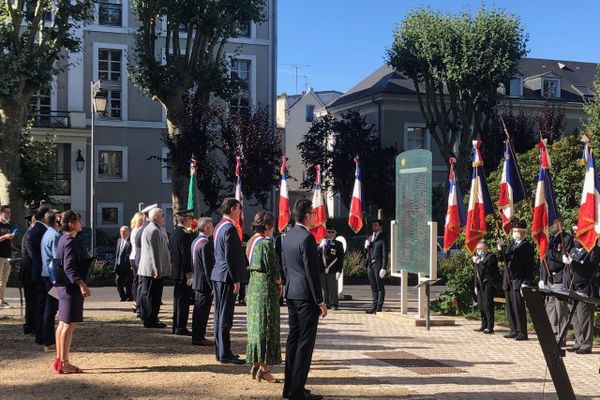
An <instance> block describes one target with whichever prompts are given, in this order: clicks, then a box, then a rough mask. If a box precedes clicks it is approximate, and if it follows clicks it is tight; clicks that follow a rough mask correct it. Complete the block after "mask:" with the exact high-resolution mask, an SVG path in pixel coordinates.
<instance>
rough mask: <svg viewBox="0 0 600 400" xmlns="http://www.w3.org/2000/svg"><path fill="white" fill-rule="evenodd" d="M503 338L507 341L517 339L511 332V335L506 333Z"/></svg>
mask: <svg viewBox="0 0 600 400" xmlns="http://www.w3.org/2000/svg"><path fill="white" fill-rule="evenodd" d="M504 337H505V338H507V339H514V338H516V337H517V334H516V333H513V332H511V333H507V334H506V335H504Z"/></svg>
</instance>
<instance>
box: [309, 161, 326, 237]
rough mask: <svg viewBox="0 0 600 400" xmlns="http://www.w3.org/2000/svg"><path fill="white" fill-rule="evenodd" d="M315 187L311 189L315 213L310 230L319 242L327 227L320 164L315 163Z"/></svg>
mask: <svg viewBox="0 0 600 400" xmlns="http://www.w3.org/2000/svg"><path fill="white" fill-rule="evenodd" d="M315 172H316V173H315V187H314V191H313V199H312V205H313V212H314V213H315V219H314V221H313V223H314V225H313V228H312V229H311V230H310V232H311V233H312V234H313V236H314V237H315V240H316V241H317V243H321V240H323V239H324V238H325V234H326V232H327V229H326V228H325V223H326V222H327V210H326V209H325V203H324V202H323V192H322V191H321V166H320V165H319V164H317V165H315Z"/></svg>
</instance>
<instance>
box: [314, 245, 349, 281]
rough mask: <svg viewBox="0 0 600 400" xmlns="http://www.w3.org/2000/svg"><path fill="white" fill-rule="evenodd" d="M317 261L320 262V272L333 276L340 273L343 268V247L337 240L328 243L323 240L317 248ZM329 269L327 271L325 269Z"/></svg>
mask: <svg viewBox="0 0 600 400" xmlns="http://www.w3.org/2000/svg"><path fill="white" fill-rule="evenodd" d="M319 261H321V270H320V272H323V273H325V272H326V271H327V273H328V274H335V273H337V272H342V269H343V268H344V245H343V244H342V242H340V241H339V240H335V239H334V240H331V241H329V242H328V240H327V239H324V241H323V243H322V245H321V246H319ZM327 268H329V269H327Z"/></svg>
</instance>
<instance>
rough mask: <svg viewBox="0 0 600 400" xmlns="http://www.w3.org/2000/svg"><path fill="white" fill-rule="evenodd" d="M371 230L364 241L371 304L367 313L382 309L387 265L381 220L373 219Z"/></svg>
mask: <svg viewBox="0 0 600 400" xmlns="http://www.w3.org/2000/svg"><path fill="white" fill-rule="evenodd" d="M371 231H373V233H372V234H371V235H369V237H368V238H367V240H366V241H365V253H366V257H365V264H366V265H365V266H366V268H367V277H368V278H369V283H370V284H371V294H372V296H373V305H372V306H371V308H370V309H368V310H367V311H365V312H366V313H367V314H375V313H376V312H378V311H382V310H383V301H384V300H385V286H384V284H383V278H384V277H385V267H386V266H387V246H386V243H385V239H384V237H383V222H382V221H381V220H379V219H376V220H375V221H373V223H372V224H371Z"/></svg>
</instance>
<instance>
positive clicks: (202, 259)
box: [192, 234, 215, 293]
mask: <svg viewBox="0 0 600 400" xmlns="http://www.w3.org/2000/svg"><path fill="white" fill-rule="evenodd" d="M192 264H193V266H194V278H193V280H192V289H194V290H198V291H200V292H202V293H210V292H211V291H212V281H211V280H210V276H211V274H212V270H213V268H214V266H215V247H214V245H213V241H212V238H207V237H206V236H204V235H203V234H200V235H198V237H197V238H196V239H194V242H193V243H192Z"/></svg>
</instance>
